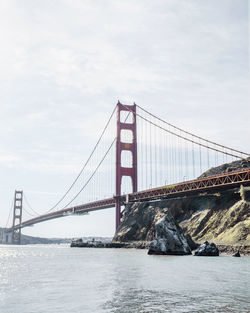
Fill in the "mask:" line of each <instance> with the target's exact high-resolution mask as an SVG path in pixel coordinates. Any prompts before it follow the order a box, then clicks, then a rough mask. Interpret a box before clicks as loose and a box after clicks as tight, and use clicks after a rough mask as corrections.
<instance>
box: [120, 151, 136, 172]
mask: <svg viewBox="0 0 250 313" xmlns="http://www.w3.org/2000/svg"><path fill="white" fill-rule="evenodd" d="M121 165H122V167H129V168H132V166H133V156H132V152H131V151H127V150H123V151H122V153H121Z"/></svg>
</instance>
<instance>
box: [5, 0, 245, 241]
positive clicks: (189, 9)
mask: <svg viewBox="0 0 250 313" xmlns="http://www.w3.org/2000/svg"><path fill="white" fill-rule="evenodd" d="M248 44H249V42H248V1H247V0H220V1H218V0H210V1H200V0H154V1H153V0H137V1H134V0H126V1H124V0H89V1H88V0H74V1H72V0H43V1H36V0H35V1H34V0H22V1H18V0H16V1H15V0H1V1H0V45H1V46H0V47H1V49H0V80H1V84H0V139H1V140H0V174H1V175H0V207H1V214H0V225H1V226H5V223H6V220H7V216H8V213H9V210H10V206H11V202H12V199H13V194H14V190H15V189H23V190H24V191H25V193H26V195H27V197H28V198H29V201H30V203H31V205H32V206H33V207H34V208H36V210H38V211H39V212H44V211H46V209H47V208H48V207H50V206H51V205H53V204H54V202H56V201H57V199H58V198H59V197H60V196H61V195H62V194H63V193H64V191H65V189H66V188H67V187H68V186H69V185H70V184H71V182H72V180H73V179H74V178H75V175H76V174H77V172H78V171H79V169H80V168H81V166H82V164H83V163H84V162H85V161H86V159H87V157H88V154H89V153H90V151H91V149H92V147H93V145H94V144H95V141H96V140H97V139H98V136H99V134H100V131H101V129H102V127H103V126H104V124H105V123H106V120H107V119H108V117H109V115H110V113H111V111H112V110H113V108H114V106H115V104H116V103H117V100H118V99H120V100H122V101H123V102H125V103H127V104H130V103H133V102H136V103H137V104H139V105H141V106H143V107H144V108H146V109H148V110H150V111H152V112H153V113H155V114H156V115H159V116H161V117H162V118H164V119H166V120H168V121H170V122H171V123H173V124H175V125H177V126H181V127H182V128H184V129H187V130H189V131H192V132H194V133H197V134H199V135H201V136H204V137H206V138H210V139H212V140H214V141H216V142H218V143H223V144H225V145H228V146H232V147H234V148H237V149H240V150H243V151H246V152H248V151H250V146H249V142H250V141H249V139H250V136H249V120H250V119H249V117H250V112H249V111H250V108H249V98H248V89H249V64H248V62H249V57H248ZM114 220H115V217H114V210H113V209H110V210H106V211H103V212H96V213H91V214H90V215H88V216H83V217H81V218H79V217H68V218H62V219H58V220H54V221H50V222H46V223H42V224H38V225H35V226H34V227H32V228H27V229H24V230H23V233H25V234H30V235H40V236H44V237H45V236H50V237H60V236H61V237H72V236H87V235H96V236H98V235H100V236H112V235H113V233H114Z"/></svg>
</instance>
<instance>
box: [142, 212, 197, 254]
mask: <svg viewBox="0 0 250 313" xmlns="http://www.w3.org/2000/svg"><path fill="white" fill-rule="evenodd" d="M155 230H156V235H155V239H154V240H153V241H152V242H151V243H150V245H149V250H148V254H174V255H185V254H191V249H190V247H189V245H188V242H187V239H186V238H185V236H184V234H183V231H182V229H181V228H180V226H179V225H178V224H177V223H176V221H175V220H174V218H173V216H172V215H171V214H170V213H167V214H166V215H165V216H164V217H163V218H162V219H160V220H159V221H158V222H157V223H156V224H155Z"/></svg>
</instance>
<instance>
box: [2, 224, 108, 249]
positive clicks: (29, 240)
mask: <svg viewBox="0 0 250 313" xmlns="http://www.w3.org/2000/svg"><path fill="white" fill-rule="evenodd" d="M3 230H4V228H1V227H0V244H1V233H2V231H3ZM81 238H82V240H83V241H91V240H92V239H95V241H102V242H110V241H111V240H112V238H111V237H93V236H91V237H81ZM71 241H72V238H42V237H33V236H27V235H23V234H21V244H22V245H34V244H43V245H45V244H61V243H68V244H70V243H71Z"/></svg>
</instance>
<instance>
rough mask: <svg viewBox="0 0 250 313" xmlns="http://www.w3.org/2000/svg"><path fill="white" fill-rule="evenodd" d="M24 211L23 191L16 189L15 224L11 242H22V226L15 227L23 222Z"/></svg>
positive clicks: (17, 243) (18, 243)
mask: <svg viewBox="0 0 250 313" xmlns="http://www.w3.org/2000/svg"><path fill="white" fill-rule="evenodd" d="M22 212H23V191H17V190H16V191H15V197H14V209H13V224H12V228H13V230H12V233H11V243H12V244H16V245H20V243H21V228H18V229H15V228H14V227H15V226H16V225H18V224H21V223H22Z"/></svg>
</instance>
